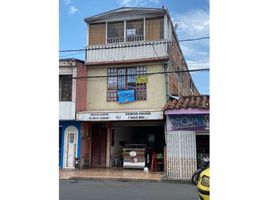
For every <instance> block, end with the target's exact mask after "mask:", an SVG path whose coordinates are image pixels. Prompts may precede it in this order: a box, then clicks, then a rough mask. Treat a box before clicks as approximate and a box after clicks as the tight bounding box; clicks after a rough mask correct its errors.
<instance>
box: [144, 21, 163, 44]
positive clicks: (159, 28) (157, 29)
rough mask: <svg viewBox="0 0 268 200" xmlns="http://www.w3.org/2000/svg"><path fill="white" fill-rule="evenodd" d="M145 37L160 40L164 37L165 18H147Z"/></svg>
mask: <svg viewBox="0 0 268 200" xmlns="http://www.w3.org/2000/svg"><path fill="white" fill-rule="evenodd" d="M145 37H146V38H145V39H146V40H160V39H163V38H164V18H163V17H161V18H153V19H146V23H145Z"/></svg>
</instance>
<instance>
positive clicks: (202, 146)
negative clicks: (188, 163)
mask: <svg viewBox="0 0 268 200" xmlns="http://www.w3.org/2000/svg"><path fill="white" fill-rule="evenodd" d="M196 151H197V168H199V167H200V166H201V165H203V160H202V158H203V157H208V158H209V135H208V134H204V133H199V134H198V133H197V135H196Z"/></svg>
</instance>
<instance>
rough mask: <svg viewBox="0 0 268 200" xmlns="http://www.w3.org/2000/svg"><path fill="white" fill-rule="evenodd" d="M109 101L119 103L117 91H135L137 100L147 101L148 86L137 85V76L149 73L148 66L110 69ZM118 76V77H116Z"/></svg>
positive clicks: (108, 79) (143, 84) (108, 71)
mask: <svg viewBox="0 0 268 200" xmlns="http://www.w3.org/2000/svg"><path fill="white" fill-rule="evenodd" d="M107 73H108V78H107V81H108V84H107V101H108V102H109V101H117V91H122V90H134V95H135V100H146V99H147V84H146V83H137V82H136V77H137V76H136V74H138V75H143V74H146V73H147V67H146V66H140V67H125V68H108V70H107ZM116 76H117V77H116Z"/></svg>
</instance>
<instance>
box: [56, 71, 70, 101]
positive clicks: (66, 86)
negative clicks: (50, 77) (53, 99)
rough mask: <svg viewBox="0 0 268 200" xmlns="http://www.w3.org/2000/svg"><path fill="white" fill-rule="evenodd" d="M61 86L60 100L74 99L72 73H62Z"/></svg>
mask: <svg viewBox="0 0 268 200" xmlns="http://www.w3.org/2000/svg"><path fill="white" fill-rule="evenodd" d="M59 87H60V88H59V93H60V94H59V98H60V99H59V100H60V101H72V75H60V77H59Z"/></svg>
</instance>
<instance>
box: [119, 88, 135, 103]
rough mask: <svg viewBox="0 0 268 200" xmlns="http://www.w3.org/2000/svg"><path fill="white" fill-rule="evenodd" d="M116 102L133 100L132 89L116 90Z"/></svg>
mask: <svg viewBox="0 0 268 200" xmlns="http://www.w3.org/2000/svg"><path fill="white" fill-rule="evenodd" d="M117 95H118V100H117V101H118V103H129V102H133V101H135V97H134V90H122V91H118V92H117Z"/></svg>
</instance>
